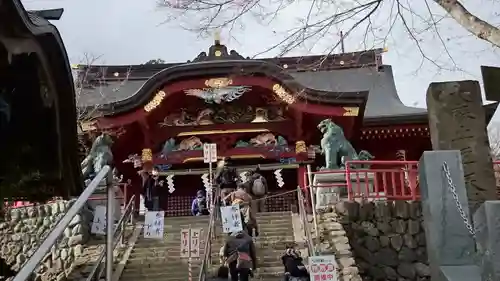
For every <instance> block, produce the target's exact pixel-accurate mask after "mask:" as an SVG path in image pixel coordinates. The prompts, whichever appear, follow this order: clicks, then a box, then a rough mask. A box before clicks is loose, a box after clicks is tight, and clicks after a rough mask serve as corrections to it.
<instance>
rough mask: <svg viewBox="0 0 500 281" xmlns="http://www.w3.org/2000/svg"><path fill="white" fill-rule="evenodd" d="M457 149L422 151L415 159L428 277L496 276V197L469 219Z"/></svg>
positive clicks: (488, 279)
mask: <svg viewBox="0 0 500 281" xmlns="http://www.w3.org/2000/svg"><path fill="white" fill-rule="evenodd" d="M460 154H461V153H460V151H458V150H452V151H451V150H448V151H444V150H443V151H427V152H424V154H423V156H422V158H421V159H420V164H419V176H420V188H421V192H422V207H423V208H422V209H423V215H424V220H423V225H424V228H425V234H426V240H427V252H428V256H429V263H430V269H431V278H432V279H431V280H433V281H445V280H446V281H462V280H463V281H466V280H467V281H469V280H470V281H472V280H474V281H475V280H482V281H493V280H500V240H499V239H498V238H499V237H500V215H499V214H500V201H496V200H493V201H486V202H484V203H483V204H481V205H480V206H479V208H478V209H477V211H476V212H475V213H474V216H473V218H474V220H471V219H470V218H471V216H470V213H469V206H468V204H467V202H468V200H467V192H466V182H465V180H464V172H463V169H462V161H463V160H462V158H461V155H460Z"/></svg>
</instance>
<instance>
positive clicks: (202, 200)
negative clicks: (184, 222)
mask: <svg viewBox="0 0 500 281" xmlns="http://www.w3.org/2000/svg"><path fill="white" fill-rule="evenodd" d="M196 203H197V204H198V210H199V211H200V213H205V212H207V211H208V207H207V198H206V197H198V198H196Z"/></svg>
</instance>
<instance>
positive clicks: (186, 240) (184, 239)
mask: <svg viewBox="0 0 500 281" xmlns="http://www.w3.org/2000/svg"><path fill="white" fill-rule="evenodd" d="M190 236H191V231H190V230H189V228H185V229H181V258H189V253H190V250H189V247H191V242H190Z"/></svg>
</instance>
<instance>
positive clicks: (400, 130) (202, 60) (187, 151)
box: [77, 41, 496, 216]
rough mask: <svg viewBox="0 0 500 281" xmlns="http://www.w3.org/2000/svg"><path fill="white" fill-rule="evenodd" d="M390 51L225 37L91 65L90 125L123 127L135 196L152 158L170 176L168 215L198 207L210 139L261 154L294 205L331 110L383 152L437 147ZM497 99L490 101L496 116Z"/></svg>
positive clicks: (404, 154)
mask: <svg viewBox="0 0 500 281" xmlns="http://www.w3.org/2000/svg"><path fill="white" fill-rule="evenodd" d="M382 55H383V50H381V49H377V50H367V51H362V52H355V53H343V54H335V55H329V56H305V57H282V58H264V59H250V58H245V57H243V56H242V55H240V54H239V53H237V52H236V51H234V50H230V51H229V50H228V49H227V47H226V46H225V45H222V44H221V43H220V42H219V41H215V43H214V45H212V46H210V48H209V49H208V52H201V53H200V54H199V55H198V56H197V57H196V58H194V59H193V60H192V61H188V62H185V63H169V64H144V65H133V66H115V65H93V66H79V67H78V69H77V72H78V76H79V79H78V80H79V81H80V85H79V86H80V87H81V89H82V92H81V94H80V96H79V99H78V106H79V108H80V109H81V111H82V112H90V113H91V115H92V117H95V118H93V119H92V121H89V122H87V123H85V124H83V126H82V129H83V131H84V132H85V133H87V134H92V132H97V133H98V132H100V131H106V132H109V133H111V134H112V135H113V136H114V139H115V140H114V144H113V146H112V150H113V154H114V159H115V166H116V168H117V170H118V171H119V172H120V173H121V174H122V175H123V177H124V180H125V181H126V182H127V181H128V182H129V185H128V187H127V190H126V194H127V197H128V196H131V195H132V194H136V195H137V196H136V198H138V197H139V196H138V195H139V194H140V193H141V189H142V186H141V179H140V177H139V176H138V173H137V171H138V169H140V168H139V166H140V165H141V164H142V165H146V166H149V167H155V168H156V169H157V170H159V172H160V174H161V175H164V176H166V178H167V181H169V184H168V186H169V187H168V188H165V192H164V195H165V196H162V198H161V200H162V203H161V204H162V207H163V209H165V210H166V213H167V215H170V216H175V215H188V214H190V204H191V200H192V199H193V198H194V196H195V194H196V191H197V190H200V189H203V186H204V181H205V182H206V179H204V178H206V177H207V174H208V172H209V170H208V165H207V164H205V163H204V162H203V151H202V146H203V143H216V144H217V156H218V158H223V157H231V158H232V160H233V164H234V165H235V166H236V167H237V168H238V169H239V170H241V171H244V170H245V169H247V170H248V169H254V168H255V167H256V166H257V165H259V166H260V168H261V170H262V171H263V172H262V173H263V175H264V176H265V177H266V178H267V181H268V184H269V187H270V192H271V193H279V192H283V193H285V194H283V195H282V196H276V197H273V198H270V199H268V200H267V206H268V207H267V209H268V210H270V211H285V210H290V208H292V207H293V205H294V203H295V201H296V195H295V194H294V193H293V192H289V193H286V191H288V190H290V191H291V190H294V189H296V187H297V186H298V185H304V171H305V166H304V165H305V164H312V166H313V167H319V166H321V165H323V157H322V156H319V155H318V156H316V152H317V147H318V146H319V143H320V139H321V137H322V135H321V133H320V132H319V130H318V129H317V128H316V127H317V125H318V123H319V122H320V121H321V120H323V119H326V118H330V119H331V120H332V121H333V122H335V123H336V124H338V125H340V126H341V127H342V128H343V129H344V133H345V135H346V137H347V139H348V140H349V141H350V142H351V143H352V144H353V146H354V148H355V149H356V150H357V151H359V150H367V151H369V152H370V153H371V154H372V155H374V156H375V159H376V160H392V161H394V160H402V161H403V160H418V159H419V157H420V155H421V154H422V152H423V151H424V150H430V149H431V143H430V138H429V131H428V121H427V112H426V109H423V108H416V107H409V106H406V105H404V104H403V103H402V102H401V100H400V99H399V97H398V93H397V91H396V87H395V83H394V77H393V73H392V68H391V66H389V65H384V64H383V62H382ZM422 94H424V93H422ZM495 109H496V104H494V105H488V106H485V110H486V112H487V116H488V121H489V119H491V117H492V115H493V113H494V111H495ZM96 116H97V117H96ZM127 159H131V160H132V161H127ZM131 162H136V165H134V163H131ZM276 170H279V172H278V174H279V177H281V179H282V183H280V182H281V179H278V176H276V175H275V174H276Z"/></svg>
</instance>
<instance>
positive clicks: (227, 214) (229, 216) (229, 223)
mask: <svg viewBox="0 0 500 281" xmlns="http://www.w3.org/2000/svg"><path fill="white" fill-rule="evenodd" d="M220 213H221V217H222V230H223V232H224V233H231V232H238V231H242V230H243V223H242V222H241V212H240V206H238V205H232V206H225V207H220Z"/></svg>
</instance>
